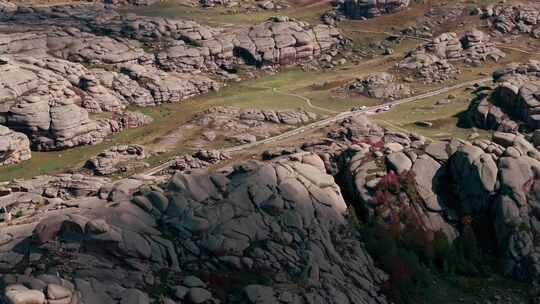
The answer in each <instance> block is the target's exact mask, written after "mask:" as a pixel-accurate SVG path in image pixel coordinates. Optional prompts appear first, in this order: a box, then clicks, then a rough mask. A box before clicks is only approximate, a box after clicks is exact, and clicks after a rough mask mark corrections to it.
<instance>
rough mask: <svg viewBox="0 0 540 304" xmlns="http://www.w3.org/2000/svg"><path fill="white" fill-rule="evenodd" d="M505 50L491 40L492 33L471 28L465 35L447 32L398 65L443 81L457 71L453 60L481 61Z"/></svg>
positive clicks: (410, 54)
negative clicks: (488, 33)
mask: <svg viewBox="0 0 540 304" xmlns="http://www.w3.org/2000/svg"><path fill="white" fill-rule="evenodd" d="M502 57H505V54H504V53H503V52H502V51H501V50H499V49H497V48H496V47H495V46H494V44H493V43H492V42H491V41H490V38H489V35H487V34H485V33H483V32H481V31H479V30H476V29H474V30H470V31H467V32H465V33H464V34H463V36H462V37H461V38H459V37H458V35H457V34H456V33H444V34H441V35H439V36H438V37H436V38H434V39H433V41H431V42H429V43H427V44H425V45H424V46H421V47H419V48H418V49H416V50H413V51H411V52H409V54H407V55H406V56H405V58H404V59H403V60H402V61H401V62H400V63H399V64H398V65H397V67H398V68H399V69H404V70H409V71H412V72H413V73H415V74H416V76H418V77H420V78H423V79H425V80H426V81H427V82H433V81H442V80H445V79H448V78H450V77H451V76H452V75H453V74H455V73H456V72H457V70H456V68H455V67H454V66H452V64H451V63H450V62H451V61H458V60H459V61H464V62H465V63H469V64H481V63H483V62H485V61H487V60H488V59H491V60H495V61H497V60H499V59H500V58H502Z"/></svg>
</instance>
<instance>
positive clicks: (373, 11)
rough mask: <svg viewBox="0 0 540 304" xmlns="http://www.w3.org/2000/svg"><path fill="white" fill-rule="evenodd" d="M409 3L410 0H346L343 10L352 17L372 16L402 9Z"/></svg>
mask: <svg viewBox="0 0 540 304" xmlns="http://www.w3.org/2000/svg"><path fill="white" fill-rule="evenodd" d="M409 3H410V1H409V0H345V2H344V3H343V5H342V10H343V11H344V12H345V15H347V17H349V18H351V19H362V18H372V17H377V16H380V15H382V14H391V13H395V12H398V11H401V10H403V9H405V8H407V7H408V6H409Z"/></svg>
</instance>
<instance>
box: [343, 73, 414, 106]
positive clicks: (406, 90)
mask: <svg viewBox="0 0 540 304" xmlns="http://www.w3.org/2000/svg"><path fill="white" fill-rule="evenodd" d="M395 78H396V77H395V76H394V75H392V74H390V73H387V72H381V73H372V74H369V75H367V76H366V77H363V78H359V79H356V80H355V81H353V82H350V83H348V84H346V85H345V86H344V87H343V88H341V89H340V91H345V93H347V94H349V95H350V94H351V93H357V94H361V95H364V96H367V97H371V98H377V99H391V100H393V99H400V98H404V97H408V96H411V95H412V93H413V90H412V89H411V88H410V87H409V86H408V85H406V84H402V83H397V82H396V79H395Z"/></svg>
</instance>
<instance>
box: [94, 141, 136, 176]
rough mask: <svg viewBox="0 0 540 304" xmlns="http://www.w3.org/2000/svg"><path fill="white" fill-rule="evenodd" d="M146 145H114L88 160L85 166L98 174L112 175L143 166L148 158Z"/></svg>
mask: <svg viewBox="0 0 540 304" xmlns="http://www.w3.org/2000/svg"><path fill="white" fill-rule="evenodd" d="M146 157H147V156H146V154H145V152H144V147H143V146H140V145H120V146H114V147H111V148H110V149H107V151H104V152H101V153H100V154H98V155H97V156H96V157H93V158H91V159H89V160H87V161H86V163H85V164H84V167H85V168H87V169H89V170H92V172H93V173H94V174H96V175H111V174H113V173H117V172H126V171H129V170H130V169H134V168H136V167H143V166H144V165H145V164H144V163H142V162H141V160H143V159H144V158H146Z"/></svg>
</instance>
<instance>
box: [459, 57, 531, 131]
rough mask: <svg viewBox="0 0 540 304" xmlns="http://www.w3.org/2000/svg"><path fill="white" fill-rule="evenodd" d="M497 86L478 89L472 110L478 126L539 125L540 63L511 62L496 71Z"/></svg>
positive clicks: (509, 128)
mask: <svg viewBox="0 0 540 304" xmlns="http://www.w3.org/2000/svg"><path fill="white" fill-rule="evenodd" d="M493 78H494V80H495V83H496V86H495V88H494V89H492V88H480V89H479V90H477V91H476V92H475V96H474V98H473V101H472V102H471V106H470V107H469V113H470V114H471V117H472V118H473V122H474V123H475V125H477V126H478V127H481V128H484V129H493V130H499V131H504V132H513V133H516V132H518V130H519V129H520V126H521V125H523V126H525V127H526V128H527V129H529V130H531V131H532V130H536V129H539V128H540V115H539V114H538V113H537V112H538V110H537V109H540V108H539V107H540V98H539V97H540V63H539V62H537V61H534V60H533V61H529V62H528V63H525V64H511V65H508V66H506V67H504V68H502V69H500V70H497V71H495V72H494V73H493Z"/></svg>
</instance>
